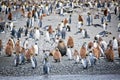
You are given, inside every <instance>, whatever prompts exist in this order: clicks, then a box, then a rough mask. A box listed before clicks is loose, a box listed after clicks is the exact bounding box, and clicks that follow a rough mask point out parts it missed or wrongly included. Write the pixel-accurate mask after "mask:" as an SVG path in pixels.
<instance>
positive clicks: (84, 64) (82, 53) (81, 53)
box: [80, 42, 88, 69]
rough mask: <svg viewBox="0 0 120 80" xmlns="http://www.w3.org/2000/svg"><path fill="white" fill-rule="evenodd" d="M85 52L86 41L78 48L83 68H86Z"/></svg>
mask: <svg viewBox="0 0 120 80" xmlns="http://www.w3.org/2000/svg"><path fill="white" fill-rule="evenodd" d="M86 52H87V49H86V42H85V43H84V44H83V45H82V47H81V49H80V56H81V63H82V65H83V69H87V67H88V61H87V57H86Z"/></svg>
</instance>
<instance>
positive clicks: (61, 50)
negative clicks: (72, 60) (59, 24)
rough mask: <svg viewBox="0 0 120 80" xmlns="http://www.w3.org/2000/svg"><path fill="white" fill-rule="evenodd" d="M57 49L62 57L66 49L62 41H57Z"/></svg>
mask: <svg viewBox="0 0 120 80" xmlns="http://www.w3.org/2000/svg"><path fill="white" fill-rule="evenodd" d="M57 48H58V49H59V51H60V53H61V55H62V56H64V55H66V53H67V47H66V45H65V43H64V41H63V40H61V39H60V40H59V42H58V46H57Z"/></svg>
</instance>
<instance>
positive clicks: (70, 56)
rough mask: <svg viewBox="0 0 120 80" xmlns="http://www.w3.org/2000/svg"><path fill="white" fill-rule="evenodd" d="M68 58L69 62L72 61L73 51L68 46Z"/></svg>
mask: <svg viewBox="0 0 120 80" xmlns="http://www.w3.org/2000/svg"><path fill="white" fill-rule="evenodd" d="M67 56H68V59H69V60H72V51H71V49H70V47H69V46H68V48H67Z"/></svg>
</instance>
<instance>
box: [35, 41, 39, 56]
mask: <svg viewBox="0 0 120 80" xmlns="http://www.w3.org/2000/svg"><path fill="white" fill-rule="evenodd" d="M34 49H35V55H36V56H37V55H38V52H39V48H38V45H37V43H35V45H34Z"/></svg>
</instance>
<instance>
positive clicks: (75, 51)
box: [74, 49, 80, 63]
mask: <svg viewBox="0 0 120 80" xmlns="http://www.w3.org/2000/svg"><path fill="white" fill-rule="evenodd" d="M79 59H80V58H79V53H78V51H77V50H76V49H75V50H74V60H75V63H78V62H79Z"/></svg>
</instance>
